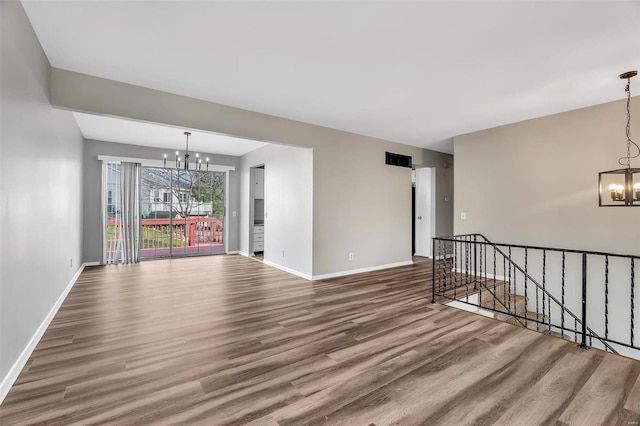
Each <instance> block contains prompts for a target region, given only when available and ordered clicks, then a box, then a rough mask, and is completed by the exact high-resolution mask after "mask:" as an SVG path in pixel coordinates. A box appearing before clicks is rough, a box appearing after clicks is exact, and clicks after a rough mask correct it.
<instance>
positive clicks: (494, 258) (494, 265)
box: [493, 246, 504, 297]
mask: <svg viewBox="0 0 640 426" xmlns="http://www.w3.org/2000/svg"><path fill="white" fill-rule="evenodd" d="M495 283H496V247H495V246H493V284H494V285H495ZM502 289H503V290H504V284H503V285H502ZM497 296H498V295H497V294H496V297H497Z"/></svg>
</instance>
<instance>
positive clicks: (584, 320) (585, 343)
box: [576, 252, 588, 349]
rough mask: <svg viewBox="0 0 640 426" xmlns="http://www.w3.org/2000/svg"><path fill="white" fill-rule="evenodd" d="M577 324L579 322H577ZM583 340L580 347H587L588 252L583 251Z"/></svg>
mask: <svg viewBox="0 0 640 426" xmlns="http://www.w3.org/2000/svg"><path fill="white" fill-rule="evenodd" d="M576 325H577V324H576ZM581 334H582V341H581V342H580V347H581V348H582V349H587V348H588V346H587V253H584V252H583V253H582V333H581Z"/></svg>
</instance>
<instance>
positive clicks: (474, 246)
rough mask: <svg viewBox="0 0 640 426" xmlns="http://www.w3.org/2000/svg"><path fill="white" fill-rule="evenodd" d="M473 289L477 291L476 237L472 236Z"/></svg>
mask: <svg viewBox="0 0 640 426" xmlns="http://www.w3.org/2000/svg"><path fill="white" fill-rule="evenodd" d="M480 255H482V253H480ZM473 288H474V289H475V290H477V289H478V238H477V236H476V235H474V236H473Z"/></svg>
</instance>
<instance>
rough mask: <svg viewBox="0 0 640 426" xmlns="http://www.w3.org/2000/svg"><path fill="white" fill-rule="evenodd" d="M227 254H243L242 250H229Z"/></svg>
mask: <svg viewBox="0 0 640 426" xmlns="http://www.w3.org/2000/svg"><path fill="white" fill-rule="evenodd" d="M226 254H241V253H240V250H229V251H228V252H227V253H226Z"/></svg>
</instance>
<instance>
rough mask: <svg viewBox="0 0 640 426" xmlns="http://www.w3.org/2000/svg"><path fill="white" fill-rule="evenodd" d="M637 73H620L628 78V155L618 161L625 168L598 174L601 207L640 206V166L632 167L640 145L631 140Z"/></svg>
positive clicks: (639, 154)
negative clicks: (632, 83) (633, 94)
mask: <svg viewBox="0 0 640 426" xmlns="http://www.w3.org/2000/svg"><path fill="white" fill-rule="evenodd" d="M637 74H638V71H628V72H625V73H623V74H620V78H621V79H623V80H624V79H626V80H627V86H626V88H625V89H624V90H625V92H626V93H627V155H625V156H624V157H620V158H619V159H618V163H619V164H620V165H621V166H624V168H622V169H617V170H610V171H608V172H600V173H599V174H598V188H599V189H598V191H599V205H600V206H601V207H638V206H640V168H635V169H634V168H632V167H631V159H632V158H637V157H639V156H640V147H639V146H638V144H637V143H635V142H634V141H632V140H631V107H630V103H631V78H632V77H635V76H636V75H637Z"/></svg>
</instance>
